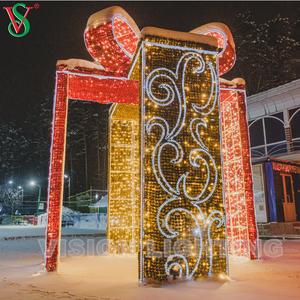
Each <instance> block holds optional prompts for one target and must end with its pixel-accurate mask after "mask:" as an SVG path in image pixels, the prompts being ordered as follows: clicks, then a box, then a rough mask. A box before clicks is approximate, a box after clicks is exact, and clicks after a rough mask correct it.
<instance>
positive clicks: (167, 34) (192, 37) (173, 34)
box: [141, 27, 218, 47]
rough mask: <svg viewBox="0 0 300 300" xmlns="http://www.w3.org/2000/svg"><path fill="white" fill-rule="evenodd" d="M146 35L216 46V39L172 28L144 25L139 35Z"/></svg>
mask: <svg viewBox="0 0 300 300" xmlns="http://www.w3.org/2000/svg"><path fill="white" fill-rule="evenodd" d="M146 35H154V36H160V37H164V38H168V39H174V40H182V41H191V42H196V43H201V44H208V45H211V46H214V47H218V42H217V39H216V38H214V37H211V36H207V35H199V34H195V33H189V32H180V31H173V30H166V29H161V28H156V27H145V28H143V29H142V31H141V37H145V36H146Z"/></svg>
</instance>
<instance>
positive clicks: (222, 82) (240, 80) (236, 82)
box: [220, 78, 246, 89]
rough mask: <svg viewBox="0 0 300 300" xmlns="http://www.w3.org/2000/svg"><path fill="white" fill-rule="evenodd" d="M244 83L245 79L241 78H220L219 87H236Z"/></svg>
mask: <svg viewBox="0 0 300 300" xmlns="http://www.w3.org/2000/svg"><path fill="white" fill-rule="evenodd" d="M245 84H246V82H245V80H244V79H243V78H234V79H233V80H231V81H229V80H226V79H224V78H220V85H221V87H223V86H226V87H228V88H233V89H237V88H239V87H241V86H244V85H245Z"/></svg>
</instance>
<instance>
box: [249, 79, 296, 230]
mask: <svg viewBox="0 0 300 300" xmlns="http://www.w3.org/2000/svg"><path fill="white" fill-rule="evenodd" d="M247 108H248V121H249V132H250V141H251V157H252V167H253V179H254V190H255V191H254V193H255V210H256V218H257V223H269V222H270V223H272V222H296V221H300V79H299V80H295V81H293V82H290V83H287V84H285V85H282V86H279V87H276V88H273V89H270V90H268V91H265V92H262V93H259V94H256V95H253V96H250V97H248V98H247ZM293 225H294V227H295V226H297V223H293ZM286 228H287V227H286ZM279 233H280V232H278V234H279ZM282 233H283V232H282ZM291 233H297V232H296V231H295V230H292V231H291ZM299 233H300V232H299Z"/></svg>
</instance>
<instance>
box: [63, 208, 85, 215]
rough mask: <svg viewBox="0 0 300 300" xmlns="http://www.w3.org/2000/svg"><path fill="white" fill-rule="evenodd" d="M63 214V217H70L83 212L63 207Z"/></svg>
mask: <svg viewBox="0 0 300 300" xmlns="http://www.w3.org/2000/svg"><path fill="white" fill-rule="evenodd" d="M62 214H63V215H69V214H72V215H77V214H81V212H79V211H75V210H73V209H71V208H68V207H65V206H63V207H62Z"/></svg>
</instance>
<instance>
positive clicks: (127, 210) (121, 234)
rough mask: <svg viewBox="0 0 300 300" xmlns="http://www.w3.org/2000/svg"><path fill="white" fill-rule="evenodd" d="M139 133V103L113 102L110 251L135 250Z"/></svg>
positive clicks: (110, 146) (138, 184)
mask: <svg viewBox="0 0 300 300" xmlns="http://www.w3.org/2000/svg"><path fill="white" fill-rule="evenodd" d="M139 132H140V126H139V106H138V105H134V104H118V105H116V104H114V105H113V106H112V107H111V116H110V120H109V193H108V196H109V197H108V199H109V205H108V219H107V226H108V230H107V238H108V239H109V240H110V252H111V253H116V254H118V253H119V252H125V253H133V252H135V251H137V247H136V246H137V243H138V239H139V236H138V234H139V213H140V212H139V208H140V191H139V189H140V174H139V169H140V168H139V163H140V154H139ZM120 243H121V245H120ZM125 247H128V248H125Z"/></svg>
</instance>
